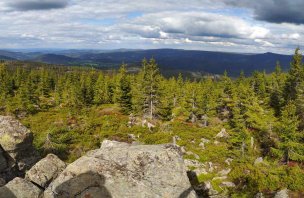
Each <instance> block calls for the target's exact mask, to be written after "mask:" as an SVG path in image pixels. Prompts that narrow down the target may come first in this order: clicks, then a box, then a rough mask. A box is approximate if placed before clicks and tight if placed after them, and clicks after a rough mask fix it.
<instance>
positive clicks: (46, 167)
mask: <svg viewBox="0 0 304 198" xmlns="http://www.w3.org/2000/svg"><path fill="white" fill-rule="evenodd" d="M65 167H66V164H65V163H64V162H63V161H61V160H60V159H59V158H58V157H57V156H56V155H53V154H48V155H47V156H46V157H45V158H43V159H42V160H40V161H39V162H37V163H36V164H35V165H34V166H33V167H32V168H31V169H30V170H29V171H28V172H26V175H25V178H26V179H27V180H29V181H32V182H33V183H35V184H37V185H39V186H40V187H42V188H46V187H47V186H48V184H49V183H51V182H52V181H53V180H54V179H55V178H56V177H57V176H58V175H59V174H60V173H61V172H62V171H63V170H64V169H65Z"/></svg>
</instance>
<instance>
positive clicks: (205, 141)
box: [201, 138, 210, 143]
mask: <svg viewBox="0 0 304 198" xmlns="http://www.w3.org/2000/svg"><path fill="white" fill-rule="evenodd" d="M201 141H202V142H203V143H209V142H210V140H208V139H205V138H201Z"/></svg>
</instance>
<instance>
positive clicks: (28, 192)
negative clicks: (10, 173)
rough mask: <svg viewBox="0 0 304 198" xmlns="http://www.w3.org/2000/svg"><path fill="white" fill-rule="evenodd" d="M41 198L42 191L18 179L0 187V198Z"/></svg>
mask: <svg viewBox="0 0 304 198" xmlns="http://www.w3.org/2000/svg"><path fill="white" fill-rule="evenodd" d="M41 196H42V190H40V189H39V188H38V187H37V186H35V185H34V184H32V183H31V182H29V181H27V180H24V179H22V178H20V177H16V178H15V179H13V180H12V181H10V182H9V183H7V184H6V185H5V186H2V187H0V198H40V197H41Z"/></svg>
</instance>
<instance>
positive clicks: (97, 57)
mask: <svg viewBox="0 0 304 198" xmlns="http://www.w3.org/2000/svg"><path fill="white" fill-rule="evenodd" d="M1 56H2V58H1ZM152 57H153V58H155V59H156V60H157V62H158V64H159V66H160V69H161V70H162V72H164V73H165V74H167V75H175V74H177V73H179V72H181V73H192V74H193V73H196V74H199V75H201V74H206V73H209V74H222V73H223V72H224V71H225V70H226V71H227V72H228V74H229V75H231V76H237V75H239V73H240V72H241V71H244V73H245V74H246V75H249V74H251V73H252V72H253V71H255V70H259V71H263V70H265V71H266V72H271V71H273V70H274V68H275V65H276V62H277V61H279V62H280V64H281V66H282V69H283V70H287V69H288V68H289V62H290V61H291V56H289V55H282V54H275V53H263V54H240V53H227V52H211V51H197V50H178V49H153V50H127V49H118V50H110V51H106V50H53V51H33V52H17V51H7V50H1V51H0V59H5V60H8V59H9V58H11V59H12V60H14V59H16V60H28V61H35V62H43V63H50V64H60V65H91V66H94V67H98V68H106V69H108V68H117V67H119V66H120V65H121V64H122V63H126V64H128V65H130V66H132V67H138V66H139V65H140V62H141V61H142V59H144V58H147V59H149V58H152Z"/></svg>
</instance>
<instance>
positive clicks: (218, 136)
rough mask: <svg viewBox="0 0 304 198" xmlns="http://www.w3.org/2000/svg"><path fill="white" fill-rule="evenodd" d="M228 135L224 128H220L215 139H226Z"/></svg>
mask: <svg viewBox="0 0 304 198" xmlns="http://www.w3.org/2000/svg"><path fill="white" fill-rule="evenodd" d="M228 137H229V134H228V133H227V132H226V129H225V128H222V130H221V131H220V132H219V133H218V134H217V135H216V136H215V138H228Z"/></svg>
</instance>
